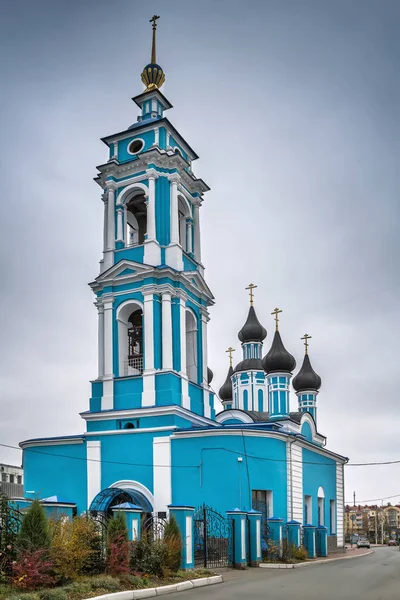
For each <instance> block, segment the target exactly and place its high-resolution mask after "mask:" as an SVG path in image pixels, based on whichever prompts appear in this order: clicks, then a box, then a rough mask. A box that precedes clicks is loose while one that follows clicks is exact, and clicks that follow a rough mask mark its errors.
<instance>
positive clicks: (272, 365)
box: [262, 331, 296, 373]
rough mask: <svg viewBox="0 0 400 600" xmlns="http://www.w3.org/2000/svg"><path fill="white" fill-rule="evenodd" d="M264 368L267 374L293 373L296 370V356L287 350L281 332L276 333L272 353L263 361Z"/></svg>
mask: <svg viewBox="0 0 400 600" xmlns="http://www.w3.org/2000/svg"><path fill="white" fill-rule="evenodd" d="M262 366H263V369H264V371H265V372H266V373H274V372H278V371H284V372H288V373H291V372H292V371H293V370H294V369H295V368H296V361H295V359H294V356H292V355H291V354H290V353H289V352H288V351H287V350H286V348H285V346H284V345H283V342H282V339H281V336H280V334H279V331H275V335H274V339H273V342H272V346H271V348H270V351H269V352H268V354H266V355H265V356H264V358H263V359H262Z"/></svg>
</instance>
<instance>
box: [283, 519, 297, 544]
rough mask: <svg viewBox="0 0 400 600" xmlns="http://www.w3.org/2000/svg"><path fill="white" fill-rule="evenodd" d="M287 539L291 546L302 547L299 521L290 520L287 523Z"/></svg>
mask: <svg viewBox="0 0 400 600" xmlns="http://www.w3.org/2000/svg"><path fill="white" fill-rule="evenodd" d="M286 527H287V541H288V546H289V548H292V547H293V546H295V547H296V548H300V523H299V521H289V522H288V523H286Z"/></svg>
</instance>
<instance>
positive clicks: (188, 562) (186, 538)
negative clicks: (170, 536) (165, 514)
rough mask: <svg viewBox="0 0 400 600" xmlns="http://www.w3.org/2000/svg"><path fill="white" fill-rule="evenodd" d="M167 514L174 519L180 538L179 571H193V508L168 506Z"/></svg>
mask: <svg viewBox="0 0 400 600" xmlns="http://www.w3.org/2000/svg"><path fill="white" fill-rule="evenodd" d="M168 508H169V514H170V516H171V517H172V516H173V517H175V519H176V522H177V523H178V527H179V531H180V532H181V538H182V559H181V569H194V521H193V515H194V507H193V506H173V505H170V506H168Z"/></svg>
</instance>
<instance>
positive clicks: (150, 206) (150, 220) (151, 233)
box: [147, 175, 156, 240]
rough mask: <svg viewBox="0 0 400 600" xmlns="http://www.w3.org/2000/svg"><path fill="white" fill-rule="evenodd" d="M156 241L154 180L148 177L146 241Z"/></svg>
mask: <svg viewBox="0 0 400 600" xmlns="http://www.w3.org/2000/svg"><path fill="white" fill-rule="evenodd" d="M155 239H156V178H155V176H154V175H149V194H148V198H147V240H155Z"/></svg>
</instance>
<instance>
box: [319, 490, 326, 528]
mask: <svg viewBox="0 0 400 600" xmlns="http://www.w3.org/2000/svg"><path fill="white" fill-rule="evenodd" d="M324 512H325V493H324V490H323V488H322V487H320V488H318V525H325V515H324Z"/></svg>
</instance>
